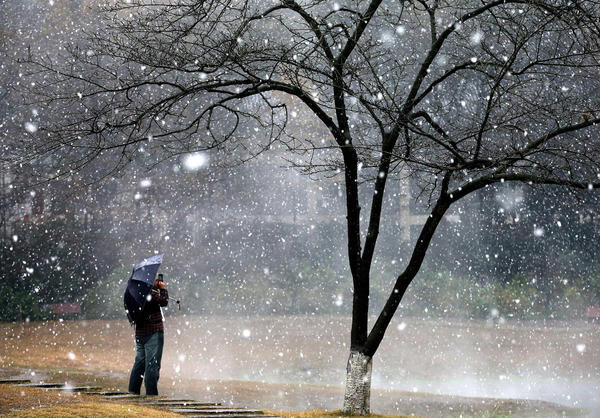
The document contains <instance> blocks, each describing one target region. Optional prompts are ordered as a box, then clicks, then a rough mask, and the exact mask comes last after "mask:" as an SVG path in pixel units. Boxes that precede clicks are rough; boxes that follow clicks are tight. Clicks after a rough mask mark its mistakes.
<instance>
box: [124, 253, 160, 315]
mask: <svg viewBox="0 0 600 418" xmlns="http://www.w3.org/2000/svg"><path fill="white" fill-rule="evenodd" d="M162 258H163V254H159V255H155V256H153V257H150V258H147V259H145V260H144V261H142V262H141V263H139V264H137V265H136V266H135V267H134V268H133V271H132V273H131V277H130V278H129V280H128V281H127V289H126V290H125V295H124V297H123V301H124V303H125V311H126V312H127V316H128V318H129V320H130V321H131V322H135V321H136V319H137V316H138V315H139V314H140V313H141V312H142V311H143V310H144V306H145V305H146V302H147V297H148V295H149V294H150V291H151V290H152V286H153V285H154V279H155V278H156V272H157V271H158V268H159V267H160V264H161V263H162Z"/></svg>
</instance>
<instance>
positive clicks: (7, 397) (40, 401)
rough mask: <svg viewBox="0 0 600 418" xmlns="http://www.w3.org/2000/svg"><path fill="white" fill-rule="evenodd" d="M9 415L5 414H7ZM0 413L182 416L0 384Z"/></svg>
mask: <svg viewBox="0 0 600 418" xmlns="http://www.w3.org/2000/svg"><path fill="white" fill-rule="evenodd" d="M4 414H6V415H4ZM0 415H4V416H6V417H132V418H133V417H140V416H143V417H150V418H160V417H181V415H179V414H174V413H171V412H167V411H165V410H160V409H155V408H149V407H145V406H139V405H134V404H124V403H115V402H113V401H99V400H98V398H96V397H93V396H90V395H86V394H84V393H78V392H73V393H71V392H62V391H57V390H46V389H39V388H30V387H25V386H14V385H0Z"/></svg>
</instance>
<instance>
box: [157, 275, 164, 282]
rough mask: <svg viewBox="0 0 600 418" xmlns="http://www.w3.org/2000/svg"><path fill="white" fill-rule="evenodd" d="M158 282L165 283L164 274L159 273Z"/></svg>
mask: <svg viewBox="0 0 600 418" xmlns="http://www.w3.org/2000/svg"><path fill="white" fill-rule="evenodd" d="M158 281H159V282H164V280H163V274H162V273H158Z"/></svg>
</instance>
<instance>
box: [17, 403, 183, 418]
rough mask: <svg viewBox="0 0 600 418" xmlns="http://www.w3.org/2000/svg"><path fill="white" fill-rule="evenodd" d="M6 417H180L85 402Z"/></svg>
mask: <svg viewBox="0 0 600 418" xmlns="http://www.w3.org/2000/svg"><path fill="white" fill-rule="evenodd" d="M6 417H14V418H17V417H18V418H26V417H36V418H40V417H42V418H43V417H63V418H76V417H82V418H83V417H86V418H87V417H90V418H91V417H98V418H102V417H122V418H137V417H149V418H161V417H166V418H168V417H181V415H179V414H174V413H171V412H167V411H164V410H158V409H153V408H147V407H144V406H137V405H131V404H118V403H112V402H86V403H79V404H75V405H59V406H52V407H48V408H36V409H27V410H21V411H14V412H11V413H10V414H7V415H6Z"/></svg>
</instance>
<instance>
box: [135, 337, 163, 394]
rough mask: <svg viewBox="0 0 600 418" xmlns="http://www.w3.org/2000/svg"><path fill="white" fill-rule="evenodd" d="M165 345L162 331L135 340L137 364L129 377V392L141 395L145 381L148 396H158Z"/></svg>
mask: <svg viewBox="0 0 600 418" xmlns="http://www.w3.org/2000/svg"><path fill="white" fill-rule="evenodd" d="M163 345H164V333H163V332H160V331H159V332H155V333H154V334H152V335H149V336H147V337H141V338H136V339H135V348H136V353H135V362H134V363H133V368H132V369H131V375H130V376H129V392H131V393H137V394H138V395H139V394H140V389H141V387H142V380H144V384H145V386H146V395H158V376H159V373H160V359H161V357H162V351H163Z"/></svg>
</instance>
